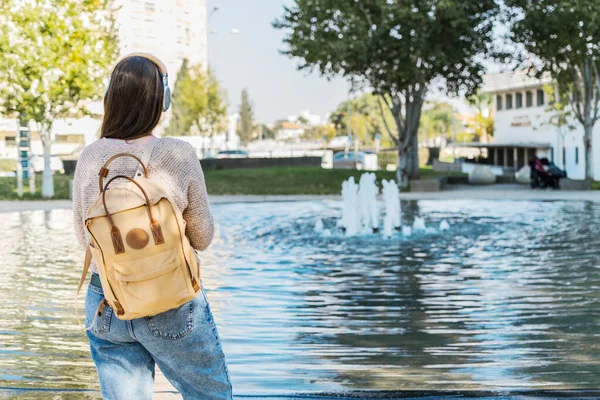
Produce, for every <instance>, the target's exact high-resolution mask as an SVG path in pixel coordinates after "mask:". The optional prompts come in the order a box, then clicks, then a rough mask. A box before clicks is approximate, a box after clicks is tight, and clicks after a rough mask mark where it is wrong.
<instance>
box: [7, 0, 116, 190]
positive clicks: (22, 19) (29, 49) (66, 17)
mask: <svg viewBox="0 0 600 400" xmlns="http://www.w3.org/2000/svg"><path fill="white" fill-rule="evenodd" d="M112 12H113V10H112V8H111V6H110V2H109V1H107V0H104V1H100V0H98V1H79V0H55V1H52V2H48V1H24V0H3V1H2V2H0V31H1V32H3V34H2V35H0V53H1V54H2V57H0V70H1V71H4V74H3V78H2V81H1V82H0V99H2V100H1V101H2V104H1V106H2V109H3V110H2V111H3V113H4V114H7V115H15V114H20V115H21V116H22V117H25V118H26V119H27V120H33V121H35V122H36V123H37V124H38V126H39V128H40V136H41V140H42V145H43V149H44V172H43V183H42V196H43V197H44V198H50V197H53V196H54V181H53V179H52V171H51V168H50V155H51V145H52V136H51V132H52V125H53V123H54V121H55V120H56V119H58V118H61V117H66V116H68V115H73V114H81V113H84V114H86V113H88V111H87V109H86V106H87V105H88V104H89V101H94V100H99V99H100V98H101V96H102V94H103V90H102V87H103V85H104V83H105V80H106V78H107V76H108V70H109V67H110V65H111V63H112V61H113V59H114V58H115V57H116V55H117V40H116V35H115V32H116V30H115V25H114V19H113V15H112Z"/></svg>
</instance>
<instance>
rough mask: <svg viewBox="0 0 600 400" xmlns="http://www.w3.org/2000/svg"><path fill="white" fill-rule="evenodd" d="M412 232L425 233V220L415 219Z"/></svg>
mask: <svg viewBox="0 0 600 400" xmlns="http://www.w3.org/2000/svg"><path fill="white" fill-rule="evenodd" d="M413 230H414V231H426V230H427V227H426V226H425V219H423V218H421V217H415V222H414V223H413Z"/></svg>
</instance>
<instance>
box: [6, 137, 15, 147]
mask: <svg viewBox="0 0 600 400" xmlns="http://www.w3.org/2000/svg"><path fill="white" fill-rule="evenodd" d="M4 144H5V145H6V146H11V147H12V146H16V145H17V137H16V136H5V137H4Z"/></svg>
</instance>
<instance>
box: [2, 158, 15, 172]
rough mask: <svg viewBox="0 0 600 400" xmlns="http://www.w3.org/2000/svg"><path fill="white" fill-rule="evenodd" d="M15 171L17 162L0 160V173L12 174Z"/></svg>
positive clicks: (9, 159) (6, 159) (5, 159)
mask: <svg viewBox="0 0 600 400" xmlns="http://www.w3.org/2000/svg"><path fill="white" fill-rule="evenodd" d="M16 169H17V160H13V159H12V158H0V172H12V171H14V170H16Z"/></svg>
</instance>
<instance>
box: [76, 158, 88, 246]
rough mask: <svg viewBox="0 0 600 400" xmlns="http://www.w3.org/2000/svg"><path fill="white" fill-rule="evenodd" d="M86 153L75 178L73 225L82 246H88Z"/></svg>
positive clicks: (80, 160) (77, 167)
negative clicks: (86, 229)
mask: <svg viewBox="0 0 600 400" xmlns="http://www.w3.org/2000/svg"><path fill="white" fill-rule="evenodd" d="M85 165H86V164H85V155H84V152H82V153H81V155H80V157H79V161H78V162H77V166H76V167H75V177H74V178H73V226H74V228H75V236H76V237H77V242H78V243H79V246H80V247H81V248H86V247H87V239H86V236H85V230H84V221H83V218H84V215H83V213H84V210H83V208H84V207H83V191H84V185H85V180H86V177H85V171H84V170H85Z"/></svg>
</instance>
